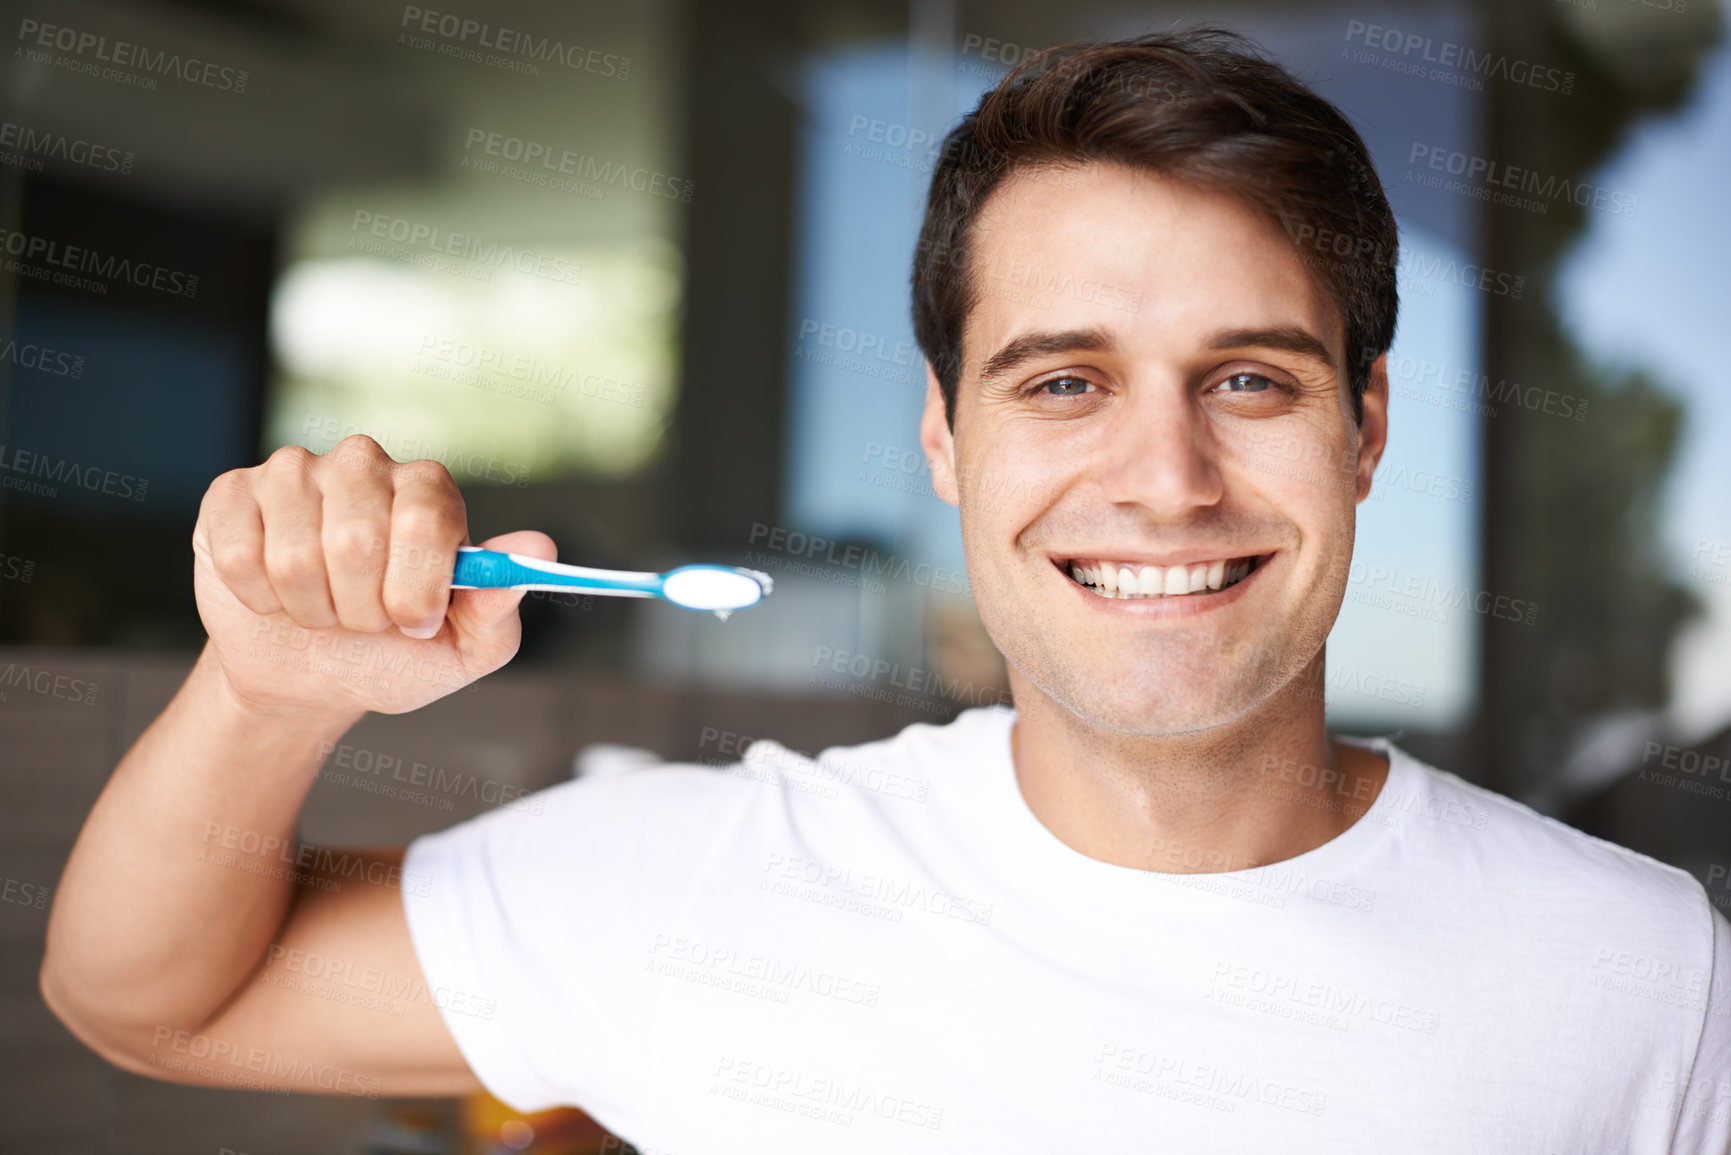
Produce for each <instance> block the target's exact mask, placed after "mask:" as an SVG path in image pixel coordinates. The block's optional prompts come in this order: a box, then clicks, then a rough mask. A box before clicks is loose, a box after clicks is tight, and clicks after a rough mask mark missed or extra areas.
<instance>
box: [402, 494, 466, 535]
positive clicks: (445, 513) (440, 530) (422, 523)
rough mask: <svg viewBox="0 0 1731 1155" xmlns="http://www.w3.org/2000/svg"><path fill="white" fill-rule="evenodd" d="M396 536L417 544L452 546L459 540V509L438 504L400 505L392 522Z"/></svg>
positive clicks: (460, 532) (448, 504) (460, 516)
mask: <svg viewBox="0 0 1731 1155" xmlns="http://www.w3.org/2000/svg"><path fill="white" fill-rule="evenodd" d="M392 521H393V523H394V526H395V528H396V530H397V532H398V534H399V535H400V536H402V537H404V538H410V539H414V540H417V541H438V542H445V541H451V542H453V543H454V542H456V541H458V540H460V539H461V538H462V536H463V516H462V509H461V507H460V506H455V505H452V504H450V503H448V502H442V501H412V502H408V503H404V504H400V505H399V506H398V508H397V510H396V513H395V515H394V516H393V518H392Z"/></svg>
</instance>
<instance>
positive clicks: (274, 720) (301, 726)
mask: <svg viewBox="0 0 1731 1155" xmlns="http://www.w3.org/2000/svg"><path fill="white" fill-rule="evenodd" d="M187 682H188V685H189V688H192V687H196V689H197V692H198V693H199V696H200V697H201V699H202V700H203V703H204V706H205V708H207V709H210V710H214V711H217V712H218V714H219V716H220V717H221V718H222V719H223V720H224V721H226V722H228V723H230V724H232V725H235V726H240V727H247V728H258V730H259V732H260V733H261V734H263V733H271V732H275V733H284V732H293V733H301V734H305V735H307V736H308V737H311V738H323V737H335V736H340V735H341V734H343V733H344V732H345V731H346V730H348V729H349V728H350V727H351V726H353V725H354V724H355V723H356V722H358V721H360V720H361V718H362V717H364V716H365V715H366V710H365V709H362V708H360V707H357V706H347V705H339V706H331V707H315V706H306V705H300V704H296V703H288V702H272V701H265V700H260V699H258V698H257V697H255V696H253V695H249V694H247V693H245V692H244V691H242V690H241V689H240V688H238V687H237V686H236V685H235V684H234V682H233V681H231V680H230V679H229V676H228V672H227V671H226V670H225V669H224V668H223V665H222V659H221V658H220V657H219V656H218V655H217V652H216V647H215V646H214V645H212V644H210V643H208V642H207V643H205V647H204V650H203V652H202V653H200V654H199V656H198V661H197V662H196V663H194V665H193V668H192V674H191V675H190V676H189V677H188V679H187Z"/></svg>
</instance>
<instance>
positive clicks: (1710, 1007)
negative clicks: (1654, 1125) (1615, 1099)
mask: <svg viewBox="0 0 1731 1155" xmlns="http://www.w3.org/2000/svg"><path fill="white" fill-rule="evenodd" d="M1703 902H1705V897H1703ZM1706 906H1707V910H1708V914H1709V917H1710V918H1711V919H1712V922H1713V966H1712V971H1711V977H1710V978H1709V980H1708V984H1707V1013H1706V1019H1705V1022H1704V1023H1703V1024H1702V1027H1701V1041H1700V1043H1699V1044H1698V1045H1697V1046H1696V1048H1695V1064H1694V1066H1693V1068H1692V1069H1691V1071H1690V1073H1689V1079H1688V1082H1687V1083H1686V1084H1685V1085H1684V1087H1683V1091H1682V1094H1681V1096H1680V1105H1679V1110H1678V1115H1677V1132H1676V1137H1675V1139H1674V1140H1673V1142H1672V1144H1671V1152H1672V1155H1731V923H1727V922H1726V921H1725V916H1724V915H1722V914H1720V913H1719V912H1718V911H1717V910H1715V909H1713V906H1712V904H1711V903H1706Z"/></svg>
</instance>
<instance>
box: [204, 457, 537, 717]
mask: <svg viewBox="0 0 1731 1155" xmlns="http://www.w3.org/2000/svg"><path fill="white" fill-rule="evenodd" d="M465 544H468V529H467V517H466V514H465V510H464V507H463V498H462V495H461V494H460V493H459V492H458V491H457V486H456V483H455V482H454V481H452V480H451V475H450V473H449V472H448V471H446V469H445V467H444V466H442V465H440V464H439V463H437V462H435V461H410V462H404V463H401V464H399V463H397V462H395V461H393V460H391V458H390V457H389V456H388V455H387V454H386V453H385V451H384V450H383V449H380V448H379V446H378V443H377V442H375V441H374V440H373V439H372V438H370V437H365V436H355V437H350V438H347V439H346V440H344V441H342V442H340V443H339V444H338V445H337V446H336V447H335V448H333V449H332V450H331V451H330V452H329V453H326V454H324V455H322V456H320V455H318V454H314V453H311V452H309V451H307V450H305V449H302V448H300V447H299V446H288V447H285V448H283V449H279V450H277V451H276V452H275V453H273V454H271V455H270V457H269V458H267V459H266V460H265V461H264V463H263V464H261V465H256V466H254V467H252V468H251V469H236V470H233V471H231V472H229V473H225V474H223V475H222V476H221V477H218V478H217V479H216V480H215V481H214V482H212V483H211V486H210V489H209V491H208V492H206V493H205V495H204V502H203V504H202V505H201V506H200V508H199V512H198V524H197V526H196V527H195V528H194V529H193V533H192V550H193V555H194V564H193V589H194V593H195V595H196V597H197V600H198V613H199V617H200V618H202V619H203V621H204V628H205V631H206V632H207V633H208V634H209V635H210V648H211V650H212V652H213V653H214V655H215V657H216V660H217V662H218V663H219V664H220V667H221V669H222V672H223V675H224V677H225V679H226V681H227V683H228V686H229V689H230V690H231V692H232V693H233V694H234V695H235V697H236V698H237V699H239V700H240V701H241V702H243V703H245V704H247V705H250V706H254V707H260V708H271V709H276V708H282V709H291V710H307V711H312V712H316V713H331V714H341V713H352V712H354V711H356V710H376V711H379V712H381V713H387V714H399V713H403V712H405V711H408V710H413V709H416V708H418V707H420V706H424V705H426V704H427V703H428V702H431V701H433V700H435V699H437V698H440V697H443V696H444V695H446V694H448V693H450V692H452V691H453V690H457V689H461V688H462V687H463V686H466V685H468V684H469V683H470V682H472V681H474V680H475V679H476V678H479V677H481V676H482V675H484V674H489V673H491V672H492V671H494V670H496V669H498V668H499V667H500V666H502V665H504V664H505V663H506V662H507V661H509V660H510V659H511V656H512V655H513V654H515V653H516V652H517V644H518V641H519V638H520V635H521V630H520V625H519V623H518V620H517V604H518V602H519V601H521V600H522V597H523V591H521V590H458V591H457V592H456V596H455V597H452V596H451V570H452V567H453V566H454V565H455V564H456V558H457V547H458V546H459V545H465ZM482 544H483V545H485V546H486V547H488V548H490V549H500V550H508V551H510V552H513V553H521V554H527V555H529V556H532V557H539V558H545V559H548V560H552V559H553V557H554V554H555V550H554V546H553V541H552V539H551V538H549V537H548V536H547V535H546V534H544V533H537V532H534V531H532V530H523V531H520V532H517V533H508V534H504V535H502V536H499V537H495V538H492V539H491V540H489V541H486V542H483V543H482Z"/></svg>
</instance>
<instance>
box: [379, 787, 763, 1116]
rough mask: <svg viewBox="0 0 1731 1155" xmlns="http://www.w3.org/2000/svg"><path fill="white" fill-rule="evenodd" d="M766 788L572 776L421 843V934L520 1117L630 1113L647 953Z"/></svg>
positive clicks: (432, 980) (443, 1002) (474, 1062)
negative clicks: (575, 1110) (569, 1111)
mask: <svg viewBox="0 0 1731 1155" xmlns="http://www.w3.org/2000/svg"><path fill="white" fill-rule="evenodd" d="M762 797H763V795H762V793H761V792H754V791H753V790H752V789H751V785H750V784H749V783H744V782H742V781H741V780H740V779H738V778H736V777H733V776H731V775H728V774H724V773H719V772H717V771H714V770H710V769H705V768H702V767H696V766H673V765H668V766H656V767H652V768H647V769H639V770H633V771H630V772H627V773H623V774H618V775H615V776H609V777H606V778H600V779H578V780H574V781H571V782H565V783H561V784H560V785H558V786H554V787H552V788H550V789H548V790H544V791H541V792H540V793H538V794H532V795H528V796H527V797H523V798H519V799H516V800H515V801H513V802H512V803H511V804H510V805H508V806H506V807H502V808H500V809H497V810H493V811H490V812H488V813H487V814H484V815H481V816H479V817H477V818H474V819H471V820H469V821H467V822H463V823H460V824H459V825H457V826H453V827H451V828H450V829H448V830H444V831H440V832H438V833H436V834H429V835H424V836H423V837H421V838H418V839H416V840H414V841H413V842H412V843H410V845H409V848H408V851H407V855H406V857H405V860H404V863H403V871H404V877H405V879H409V880H413V882H414V885H413V886H410V885H408V884H405V885H404V887H403V904H404V910H405V913H406V915H407V918H408V925H409V935H410V938H411V939H412V940H413V942H414V949H415V954H416V956H417V958H418V959H419V961H420V964H421V969H422V972H423V974H424V976H425V979H426V983H427V989H428V993H429V996H430V998H431V999H432V1001H433V1002H434V1003H435V1005H437V1006H438V1007H439V1008H440V1010H441V1012H442V1014H443V1016H444V1020H445V1023H446V1025H447V1026H448V1027H449V1028H450V1031H451V1034H452V1035H453V1036H454V1037H455V1039H456V1042H457V1046H458V1048H459V1049H460V1050H461V1051H462V1053H463V1057H464V1058H465V1059H466V1060H467V1061H468V1063H469V1066H470V1068H471V1069H472V1070H473V1071H474V1073H475V1076H476V1078H478V1079H479V1080H480V1082H481V1084H482V1085H483V1086H484V1087H486V1088H487V1090H488V1091H489V1092H491V1093H492V1094H493V1095H494V1096H496V1097H497V1098H499V1099H501V1100H503V1101H504V1102H505V1103H507V1104H509V1105H510V1106H511V1107H513V1108H515V1109H516V1110H518V1111H523V1112H528V1111H536V1110H542V1109H545V1108H548V1107H553V1106H562V1105H569V1106H577V1107H581V1108H583V1109H584V1110H586V1111H589V1112H590V1113H591V1114H594V1115H597V1116H598V1117H602V1118H606V1117H607V1116H608V1115H610V1114H611V1115H613V1116H614V1117H615V1118H617V1117H618V1114H619V1112H621V1111H628V1110H629V1108H628V1106H627V1101H626V1099H625V1095H626V1089H627V1088H628V1087H629V1085H630V1079H631V1078H632V1072H634V1071H641V1070H642V1069H644V1067H645V1065H646V1064H648V1063H650V1061H651V1059H652V1057H651V1056H649V1055H647V1054H643V1053H640V1052H643V1051H645V1050H646V1049H647V1046H648V1044H647V1043H646V1042H645V1040H644V1036H645V1034H646V1032H645V1031H644V1029H643V1027H644V1023H643V1018H644V1015H645V1013H646V1010H647V1009H648V1008H646V1007H645V1005H644V1004H645V998H646V997H648V996H647V995H646V992H645V984H644V982H643V980H642V978H641V977H640V976H641V972H642V970H643V959H644V957H645V952H646V950H648V949H649V948H650V947H651V945H652V944H653V941H654V936H655V933H656V931H657V928H664V927H665V926H666V925H667V924H668V919H669V918H670V917H673V916H675V915H676V914H677V912H678V910H679V909H681V907H682V905H683V904H685V903H687V902H689V901H691V896H692V895H693V893H694V891H695V889H696V887H695V884H696V881H697V880H698V879H699V878H700V877H701V875H702V870H703V866H704V863H705V862H706V861H709V860H712V858H713V856H714V854H715V853H716V852H717V850H718V848H719V847H720V846H722V845H723V844H724V843H725V842H726V841H727V840H728V839H730V838H733V837H736V836H738V835H739V834H740V831H741V827H742V825H743V824H744V823H745V822H747V821H749V812H750V810H751V808H752V807H753V806H754V805H756V804H757V803H758V801H759V800H761V799H762Z"/></svg>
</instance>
